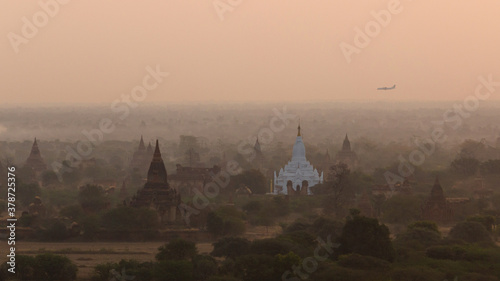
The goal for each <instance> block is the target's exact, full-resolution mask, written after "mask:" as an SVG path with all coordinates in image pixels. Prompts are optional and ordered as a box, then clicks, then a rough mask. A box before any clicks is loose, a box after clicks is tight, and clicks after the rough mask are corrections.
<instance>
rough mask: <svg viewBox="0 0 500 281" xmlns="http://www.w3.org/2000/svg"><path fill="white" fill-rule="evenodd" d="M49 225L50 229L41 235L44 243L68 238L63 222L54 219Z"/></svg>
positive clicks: (43, 231)
mask: <svg viewBox="0 0 500 281" xmlns="http://www.w3.org/2000/svg"><path fill="white" fill-rule="evenodd" d="M47 223H48V227H47V228H46V229H45V230H42V231H41V233H40V234H39V235H40V239H41V240H42V241H63V240H65V239H66V238H68V236H69V234H68V230H67V228H66V225H65V224H64V223H63V222H62V221H60V220H58V219H53V220H49V221H48V222H47Z"/></svg>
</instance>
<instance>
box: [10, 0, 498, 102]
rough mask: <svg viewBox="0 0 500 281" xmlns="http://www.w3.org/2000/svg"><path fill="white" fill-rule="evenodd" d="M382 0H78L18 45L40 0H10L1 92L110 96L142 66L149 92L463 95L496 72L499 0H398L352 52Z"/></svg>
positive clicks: (297, 96) (186, 98) (285, 97)
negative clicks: (155, 71) (150, 69)
mask: <svg viewBox="0 0 500 281" xmlns="http://www.w3.org/2000/svg"><path fill="white" fill-rule="evenodd" d="M48 1H49V0H41V2H44V3H45V2H48ZM52 1H54V0H52ZM65 1H68V0H65ZM217 1H221V2H228V1H229V0H217ZM233 2H237V1H236V0H233ZM389 2H391V1H385V0H384V1H381V0H356V1H341V0H314V1H306V0H300V1H299V0H272V1H269V0H242V1H241V4H239V5H237V6H236V7H233V10H232V11H231V12H227V13H225V14H224V18H225V19H224V20H223V21H221V20H220V18H219V17H218V14H217V12H216V10H215V8H214V5H213V3H214V0H197V1H178V0H164V1H160V0H157V1H152V0H146V1H137V0H120V1H118V0H115V1H102V0H100V1H98V0H85V1H74V0H73V1H70V2H69V3H68V4H65V5H60V10H59V11H58V12H57V13H55V15H54V17H53V18H49V21H48V23H47V24H46V25H45V26H43V27H41V28H39V30H38V32H36V33H35V35H34V36H33V38H29V39H27V43H26V44H20V45H19V46H17V48H18V51H19V52H18V53H17V54H16V52H15V51H14V49H15V48H14V47H13V46H12V44H11V41H10V40H9V37H8V36H9V34H11V36H12V33H13V34H17V35H22V30H21V29H22V27H23V24H24V23H23V20H22V19H23V17H26V18H27V19H29V20H30V21H32V18H33V15H34V14H36V13H37V12H40V11H43V10H42V9H41V7H40V6H39V4H38V1H18V0H5V1H2V9H0V21H1V25H0V34H3V39H2V43H1V44H0V62H1V67H0V103H7V104H9V103H14V104H24V103H37V104H38V103H45V102H49V103H58V102H62V103H72V102H77V103H111V102H112V101H113V100H116V99H117V98H119V97H120V96H121V95H122V94H129V93H130V91H131V89H132V88H133V87H135V86H137V85H140V84H141V83H142V82H141V81H142V79H143V77H144V76H145V75H146V74H147V72H146V71H145V67H146V66H148V65H150V66H155V65H160V66H161V69H162V70H163V71H166V72H169V73H170V76H169V77H168V78H167V79H166V80H165V81H164V82H163V83H162V84H161V85H160V87H158V88H157V89H155V90H153V91H152V92H151V93H150V94H149V95H148V97H147V99H146V102H191V101H216V102H219V101H287V102H297V101H303V100H305V101H318V100H328V101H334V100H360V101H362V100H372V99H373V100H391V101H393V100H402V101H403V100H435V99H438V100H463V99H464V98H465V97H466V96H468V95H470V94H472V93H473V91H474V88H475V86H476V85H477V83H478V80H477V77H478V76H479V75H488V74H493V77H496V80H498V81H500V51H499V50H500V16H499V12H500V1H498V0H482V1H470V0H442V1H431V0H418V1H409V0H402V1H401V4H400V5H401V7H402V11H401V12H400V13H398V14H393V15H392V19H391V21H390V23H389V24H388V25H387V27H382V28H381V31H380V33H379V34H378V35H377V36H375V37H374V38H373V39H372V40H371V42H370V43H369V44H368V46H366V47H365V48H364V49H361V51H360V53H359V54H354V55H353V56H352V61H351V62H350V63H348V62H347V60H346V58H345V57H344V55H343V53H342V51H341V49H340V47H339V45H340V43H341V42H346V43H349V44H354V43H353V41H354V36H355V32H354V28H355V27H360V28H362V29H364V27H365V25H366V24H367V23H368V22H370V21H372V20H373V16H372V15H371V13H370V12H371V11H379V10H382V9H387V5H388V3H389ZM393 84H397V89H396V90H395V91H387V92H382V91H376V88H377V87H382V86H392V85H393ZM499 97H500V89H499V90H498V91H497V93H495V94H494V95H492V96H491V99H499Z"/></svg>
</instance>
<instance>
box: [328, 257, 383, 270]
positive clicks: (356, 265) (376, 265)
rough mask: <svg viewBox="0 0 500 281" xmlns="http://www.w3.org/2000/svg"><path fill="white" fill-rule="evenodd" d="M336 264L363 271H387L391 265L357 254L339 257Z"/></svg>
mask: <svg viewBox="0 0 500 281" xmlns="http://www.w3.org/2000/svg"><path fill="white" fill-rule="evenodd" d="M338 264H339V265H340V266H343V267H347V268H352V269H363V270H387V269H389V268H390V267H391V264H390V263H389V262H387V261H385V260H382V259H378V258H374V257H370V256H362V255H358V254H350V255H345V256H340V257H339V261H338Z"/></svg>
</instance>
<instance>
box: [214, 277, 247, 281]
mask: <svg viewBox="0 0 500 281" xmlns="http://www.w3.org/2000/svg"><path fill="white" fill-rule="evenodd" d="M208 281H241V279H238V278H235V277H231V276H212V277H210V278H208Z"/></svg>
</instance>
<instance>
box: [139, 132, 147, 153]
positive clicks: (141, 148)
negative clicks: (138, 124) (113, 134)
mask: <svg viewBox="0 0 500 281" xmlns="http://www.w3.org/2000/svg"><path fill="white" fill-rule="evenodd" d="M139 150H146V146H145V145H144V139H143V138H142V135H141V141H140V142H139Z"/></svg>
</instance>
